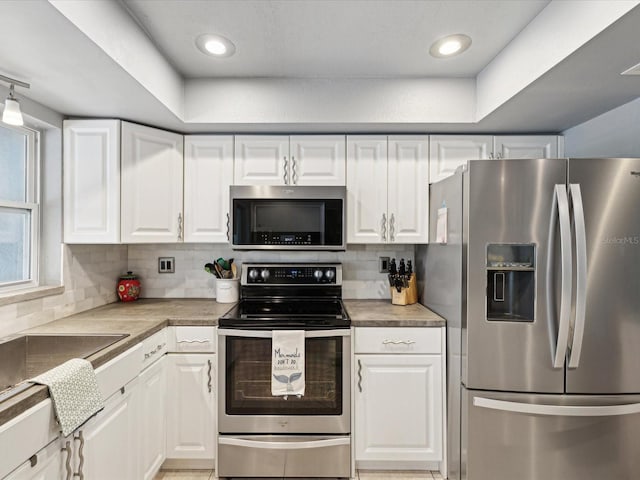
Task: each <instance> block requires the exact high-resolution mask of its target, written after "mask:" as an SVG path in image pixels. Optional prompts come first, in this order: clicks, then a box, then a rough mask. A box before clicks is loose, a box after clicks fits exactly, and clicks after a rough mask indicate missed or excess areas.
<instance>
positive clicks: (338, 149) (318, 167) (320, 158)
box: [289, 135, 346, 186]
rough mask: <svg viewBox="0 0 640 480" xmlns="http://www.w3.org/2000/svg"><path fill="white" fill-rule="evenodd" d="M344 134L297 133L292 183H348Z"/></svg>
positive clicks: (291, 140) (292, 145)
mask: <svg viewBox="0 0 640 480" xmlns="http://www.w3.org/2000/svg"><path fill="white" fill-rule="evenodd" d="M345 143H346V142H345V137H344V135H294V136H291V137H290V138H289V144H290V148H291V162H290V176H289V179H290V181H289V183H290V184H291V185H338V186H341V185H345V182H346V179H345V175H346V171H345V168H346V157H345V148H346V147H345Z"/></svg>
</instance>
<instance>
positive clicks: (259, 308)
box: [219, 298, 351, 328]
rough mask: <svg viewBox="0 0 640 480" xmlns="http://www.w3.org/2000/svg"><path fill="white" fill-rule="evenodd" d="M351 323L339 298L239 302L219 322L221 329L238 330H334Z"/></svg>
mask: <svg viewBox="0 0 640 480" xmlns="http://www.w3.org/2000/svg"><path fill="white" fill-rule="evenodd" d="M350 324H351V322H350V319H349V316H348V315H347V313H346V311H345V309H344V306H343V305H342V301H340V300H338V299H323V300H317V299H305V298H296V299H269V300H265V299H261V300H257V299H250V300H241V301H240V302H239V303H238V304H237V305H236V306H235V307H234V308H232V309H231V310H230V311H229V312H227V313H226V314H225V315H223V316H222V317H221V318H220V319H219V325H220V326H221V327H237V328H294V327H306V326H313V327H331V328H335V327H349V326H350Z"/></svg>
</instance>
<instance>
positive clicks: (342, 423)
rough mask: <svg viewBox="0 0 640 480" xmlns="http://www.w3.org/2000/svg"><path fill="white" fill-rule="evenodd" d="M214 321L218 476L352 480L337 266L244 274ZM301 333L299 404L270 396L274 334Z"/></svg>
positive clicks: (346, 338)
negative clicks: (233, 298)
mask: <svg viewBox="0 0 640 480" xmlns="http://www.w3.org/2000/svg"><path fill="white" fill-rule="evenodd" d="M240 284H241V287H240V295H241V300H240V302H239V303H238V304H237V305H236V306H235V307H234V308H233V309H232V310H231V311H229V312H228V313H227V314H225V315H224V316H223V317H221V318H220V320H219V329H218V341H219V350H218V351H219V375H218V382H219V390H218V391H219V392H221V393H220V398H219V402H218V427H219V432H220V435H219V437H218V457H217V458H218V475H219V476H221V477H349V476H350V474H351V435H350V432H351V415H350V408H351V394H350V392H351V360H350V359H351V336H350V333H351V330H350V324H351V322H350V320H349V317H348V315H347V313H346V311H345V310H344V307H343V304H342V267H341V265H339V264H247V263H245V264H243V265H242V276H241V282H240ZM280 329H284V330H304V331H305V352H306V361H305V385H306V389H305V394H304V395H303V396H301V397H299V398H298V397H296V396H288V397H279V396H273V395H272V394H271V362H272V360H271V358H272V348H271V336H272V332H273V331H274V330H280Z"/></svg>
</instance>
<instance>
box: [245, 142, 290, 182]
mask: <svg viewBox="0 0 640 480" xmlns="http://www.w3.org/2000/svg"><path fill="white" fill-rule="evenodd" d="M235 142H236V143H235V166H234V172H235V173H234V176H233V183H234V184H235V185H286V184H287V183H288V182H287V175H288V162H289V137H288V136H286V135H237V136H236V137H235Z"/></svg>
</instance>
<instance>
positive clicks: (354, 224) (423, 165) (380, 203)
mask: <svg viewBox="0 0 640 480" xmlns="http://www.w3.org/2000/svg"><path fill="white" fill-rule="evenodd" d="M428 151H429V142H428V137H427V136H409V135H402V136H394V137H389V139H387V137H386V136H374V135H354V136H348V137H347V158H348V161H347V243H426V242H427V241H428V225H429V222H428V218H427V215H428V211H429V208H428V201H429V184H428V178H429V172H428V168H429V156H428Z"/></svg>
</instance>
